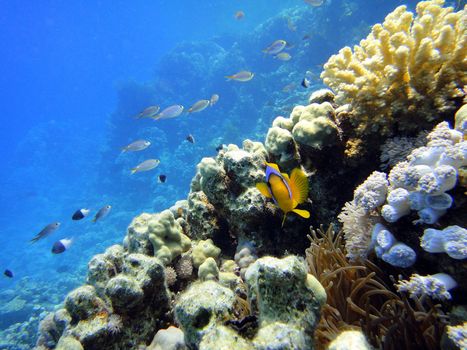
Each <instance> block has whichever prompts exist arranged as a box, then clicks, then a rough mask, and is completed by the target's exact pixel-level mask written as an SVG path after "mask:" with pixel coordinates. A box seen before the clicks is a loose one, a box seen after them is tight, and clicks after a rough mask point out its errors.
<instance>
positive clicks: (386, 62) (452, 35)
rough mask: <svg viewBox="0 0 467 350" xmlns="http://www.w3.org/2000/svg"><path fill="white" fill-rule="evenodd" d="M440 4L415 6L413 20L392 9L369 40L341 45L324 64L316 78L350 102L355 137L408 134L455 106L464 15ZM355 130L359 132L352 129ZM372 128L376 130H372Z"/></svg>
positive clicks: (466, 37) (464, 62) (464, 78)
mask: <svg viewBox="0 0 467 350" xmlns="http://www.w3.org/2000/svg"><path fill="white" fill-rule="evenodd" d="M443 4H444V0H431V1H422V2H420V3H418V5H417V8H416V11H417V15H416V17H415V18H414V15H413V13H411V12H408V11H407V10H406V6H399V7H397V8H396V9H395V10H394V11H393V12H392V13H390V14H389V15H388V16H387V17H386V19H385V21H384V23H383V24H376V25H375V26H373V28H372V31H371V33H370V34H369V35H368V37H367V38H366V39H364V40H362V41H361V42H360V45H359V46H354V49H353V52H352V50H351V48H350V47H344V48H343V49H341V50H340V51H339V54H337V55H333V56H332V57H331V58H330V59H329V61H328V62H327V63H326V64H325V65H324V71H323V72H322V74H321V78H322V79H323V80H324V83H325V84H327V85H328V86H329V87H331V88H332V89H333V90H334V91H335V92H336V93H337V96H336V101H337V102H338V103H341V104H344V103H350V104H351V105H352V107H353V108H354V111H355V112H356V113H355V114H354V115H353V120H352V123H353V125H354V127H355V128H356V130H355V133H356V135H357V136H360V137H362V136H364V135H365V134H367V133H370V132H375V131H378V133H380V134H385V135H389V134H391V132H392V130H393V128H394V127H395V125H397V128H398V131H412V130H414V128H417V130H418V128H420V127H423V126H424V125H427V123H432V122H433V121H434V120H433V119H434V118H436V117H439V116H440V114H441V113H443V112H449V111H451V110H452V109H453V108H454V107H455V103H454V101H453V99H455V98H458V97H462V96H463V95H464V92H463V91H462V88H463V86H464V85H466V84H467V59H466V53H467V48H466V42H467V32H466V22H467V18H466V12H467V10H466V9H465V8H464V10H462V11H459V12H453V9H452V8H451V7H446V8H444V7H443ZM357 126H358V129H357ZM376 128H377V129H376Z"/></svg>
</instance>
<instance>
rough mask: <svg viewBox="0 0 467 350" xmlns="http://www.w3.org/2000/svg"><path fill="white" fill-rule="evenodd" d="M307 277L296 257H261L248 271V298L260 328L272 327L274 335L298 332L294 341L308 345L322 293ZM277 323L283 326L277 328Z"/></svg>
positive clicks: (301, 261) (317, 314) (321, 301)
mask: <svg viewBox="0 0 467 350" xmlns="http://www.w3.org/2000/svg"><path fill="white" fill-rule="evenodd" d="M309 276H310V275H309V274H307V268H306V264H305V262H304V261H303V260H302V259H300V258H298V257H296V256H288V257H285V258H283V259H277V258H273V257H263V258H261V259H258V260H256V262H255V263H253V264H252V265H251V266H250V267H249V268H248V270H247V271H246V282H247V284H248V287H249V293H248V297H249V300H251V302H252V304H253V306H255V307H256V309H257V311H258V313H259V321H260V326H261V327H265V326H268V325H271V324H276V326H274V327H273V329H276V328H277V329H279V330H278V331H277V332H279V333H280V332H282V331H284V332H285V333H288V332H291V333H290V334H295V330H296V329H298V330H300V332H303V335H301V336H299V335H294V337H297V339H301V337H302V336H303V337H304V339H306V343H307V344H311V339H309V335H310V334H312V333H313V330H314V328H315V326H316V324H317V322H318V321H319V315H320V308H321V306H322V305H323V304H324V303H325V301H326V293H325V291H324V288H323V287H322V286H321V284H320V283H319V282H318V281H316V280H315V279H313V278H311V277H309ZM277 322H279V323H283V324H285V325H286V326H280V325H277ZM284 327H285V328H284ZM284 329H285V330H284ZM305 348H307V347H304V348H303V349H305Z"/></svg>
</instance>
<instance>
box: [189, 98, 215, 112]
mask: <svg viewBox="0 0 467 350" xmlns="http://www.w3.org/2000/svg"><path fill="white" fill-rule="evenodd" d="M210 103H211V101H209V100H199V101H198V102H196V103H195V104H194V105H193V106H191V107H190V109H189V110H188V113H195V112H201V111H202V110H203V109H205V108H206V107H207V106H209V104H210Z"/></svg>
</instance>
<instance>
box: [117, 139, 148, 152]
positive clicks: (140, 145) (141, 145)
mask: <svg viewBox="0 0 467 350" xmlns="http://www.w3.org/2000/svg"><path fill="white" fill-rule="evenodd" d="M150 145H151V142H149V141H146V140H138V141H135V142H132V143H130V144H129V145H127V146H125V147H123V148H122V152H137V151H142V150H144V149H146V148H148V147H149V146H150Z"/></svg>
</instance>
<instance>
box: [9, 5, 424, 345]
mask: <svg viewBox="0 0 467 350" xmlns="http://www.w3.org/2000/svg"><path fill="white" fill-rule="evenodd" d="M371 3H372V5H371V7H369V6H368V1H363V0H359V1H352V2H349V1H343V0H341V1H338V0H328V1H326V2H325V3H324V5H322V6H321V7H318V8H314V7H311V6H309V5H307V4H305V3H304V2H303V1H299V0H255V1H246V0H244V1H243V0H236V1H231V0H229V1H227V0H226V1H214V0H206V1H193V0H183V1H181V0H165V1H163V0H158V1H132V2H128V1H115V0H113V1H109V0H104V1H45V0H44V1H40V2H39V1H21V2H20V1H1V2H0V28H1V30H0V42H1V49H0V91H1V94H0V118H1V127H0V150H1V171H0V188H1V194H0V196H1V197H0V213H1V216H0V227H1V231H0V232H1V234H0V247H1V248H0V249H1V250H0V251H1V254H0V270H1V271H3V270H4V269H10V270H11V271H13V273H14V275H15V276H14V278H13V279H8V278H6V277H3V276H2V278H1V279H0V305H1V306H0V346H1V345H2V344H7V343H8V344H10V345H9V346H10V347H7V348H11V349H15V348H17V349H22V348H24V349H27V348H30V347H31V346H32V345H33V344H34V342H35V338H36V327H37V322H38V320H39V319H40V318H41V317H43V315H44V314H45V311H50V310H52V309H53V308H54V307H55V305H57V304H59V303H60V302H62V300H63V298H64V296H65V295H66V294H67V293H68V292H69V291H70V290H71V289H73V288H74V287H76V286H78V285H80V284H82V283H84V282H85V276H86V264H87V262H88V261H89V259H90V258H91V257H92V256H93V255H94V254H97V253H99V252H102V251H103V250H105V248H106V247H108V246H110V245H111V244H115V243H120V242H121V241H122V239H123V237H124V235H125V230H126V227H127V226H128V224H129V223H130V221H131V219H132V218H133V217H134V216H135V215H137V214H138V213H141V212H143V211H150V212H154V211H159V210H162V209H164V208H167V207H169V206H171V205H172V204H173V203H174V202H175V201H176V200H179V199H184V198H186V196H187V193H188V191H189V185H190V180H191V178H192V176H193V175H194V174H195V170H196V164H197V163H198V162H199V161H200V160H201V158H202V157H205V156H213V155H215V153H216V151H215V148H216V147H217V146H218V145H219V144H222V143H236V144H241V142H242V140H244V139H245V138H252V139H255V140H258V141H263V140H264V136H265V134H266V132H267V129H268V127H269V126H270V124H271V121H272V120H273V119H274V118H275V117H276V116H277V115H281V114H288V113H290V110H291V108H292V107H293V106H294V105H297V104H305V103H306V99H307V96H308V94H309V93H310V91H311V90H313V89H314V88H318V87H322V85H321V82H320V81H319V79H315V80H313V82H312V83H313V86H312V88H310V89H309V90H305V89H304V88H302V87H301V86H300V82H301V80H302V78H303V76H304V74H305V72H306V71H307V70H310V71H312V73H313V74H314V75H315V76H316V77H317V76H319V73H320V70H321V66H320V65H322V64H323V63H324V62H326V60H327V59H328V57H329V56H330V55H331V54H333V53H336V52H337V51H338V50H339V49H340V48H342V47H343V46H345V45H352V44H355V43H357V42H358V41H359V40H360V39H362V38H364V37H365V36H366V35H367V34H368V32H369V29H370V26H371V25H372V24H374V23H377V22H381V21H382V20H383V19H384V17H385V15H386V14H387V13H389V12H390V11H391V10H392V9H393V8H395V7H396V6H398V5H401V4H402V2H401V1H387V0H375V1H372V2H371ZM407 4H408V5H409V7H410V8H414V4H415V1H411V2H409V3H407ZM238 10H242V11H243V12H244V13H245V17H244V18H243V19H241V20H236V19H235V18H234V14H235V13H236V11H238ZM288 23H289V25H288ZM290 24H291V25H290ZM291 27H292V28H291ZM293 27H296V29H295V30H293ZM305 35H309V36H310V38H309V39H303V37H304V36H305ZM279 38H280V39H285V40H286V41H288V42H289V43H291V44H292V45H293V47H292V48H290V50H289V51H288V52H290V54H291V55H292V60H291V61H288V62H281V61H279V60H275V59H273V58H272V57H266V56H265V55H264V54H263V53H262V52H261V50H262V49H264V48H265V47H266V46H268V45H269V44H270V43H271V42H273V41H274V40H276V39H279ZM243 69H247V70H250V71H252V72H254V73H255V78H254V79H253V80H252V81H250V82H248V83H243V84H242V83H236V82H227V81H226V80H225V79H224V76H225V75H229V74H233V73H236V72H237V71H240V70H243ZM286 87H287V88H286ZM284 89H285V90H286V91H283V90H284ZM214 93H216V94H219V96H220V100H219V102H218V104H216V105H215V106H212V107H210V108H208V109H206V110H205V111H203V112H201V113H198V114H193V115H188V116H187V115H184V116H182V117H179V118H176V119H172V120H160V121H157V122H156V121H153V120H135V119H134V118H132V116H133V115H135V114H137V113H138V112H139V111H141V110H142V109H143V108H145V107H147V106H149V105H152V104H157V105H160V106H161V107H162V108H164V107H166V106H169V105H171V104H182V105H184V106H185V108H189V107H190V106H191V105H192V104H193V103H194V102H196V101H197V100H199V99H206V98H207V99H208V98H210V96H211V95H212V94H214ZM188 134H192V135H194V137H195V139H196V143H195V144H191V143H188V142H187V141H185V137H186V135H188ZM140 138H144V139H148V140H150V141H151V142H152V145H151V147H150V148H148V149H147V150H145V151H142V152H139V153H131V154H130V153H128V154H121V153H120V148H121V147H123V146H125V145H127V144H128V143H130V142H131V141H134V140H136V139H140ZM148 158H158V159H160V160H161V164H160V166H159V167H158V168H156V169H155V170H153V171H151V172H147V173H140V174H136V175H133V176H130V169H131V168H132V167H134V166H135V165H137V164H138V163H139V162H141V161H143V160H145V159H148ZM159 174H165V175H167V182H166V183H164V184H161V183H158V182H157V176H158V175H159ZM107 204H111V205H112V206H113V209H112V212H111V213H110V215H109V216H108V217H107V218H105V219H104V220H102V221H101V222H98V223H96V224H93V223H92V222H91V221H90V219H89V218H86V219H84V220H82V221H79V222H73V221H71V215H72V213H73V212H74V211H75V210H76V209H79V208H82V207H89V208H91V209H92V210H93V213H92V214H91V215H93V214H94V213H95V212H96V211H97V210H98V209H99V208H100V207H102V206H104V205H107ZM55 221H59V222H61V223H62V225H61V227H60V229H59V230H58V231H57V232H55V233H54V234H53V235H51V236H50V237H48V238H46V239H43V240H41V241H39V242H38V243H36V244H30V243H29V240H30V239H31V238H32V237H33V236H34V235H35V234H37V233H38V232H39V231H40V230H41V229H42V228H43V227H44V226H45V225H47V224H49V223H51V222H55ZM65 237H73V238H74V244H73V245H72V247H71V248H70V249H69V250H68V251H66V252H65V253H64V254H61V255H53V254H51V252H50V249H51V247H52V244H53V243H54V242H55V241H56V240H58V239H61V238H65ZM15 297H16V298H17V299H16V300H18V299H20V300H21V301H22V303H23V305H22V307H20V308H18V310H16V312H11V309H8V310H6V306H5V305H7V306H8V308H11V303H10V302H11V300H12V299H14V298H15Z"/></svg>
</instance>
